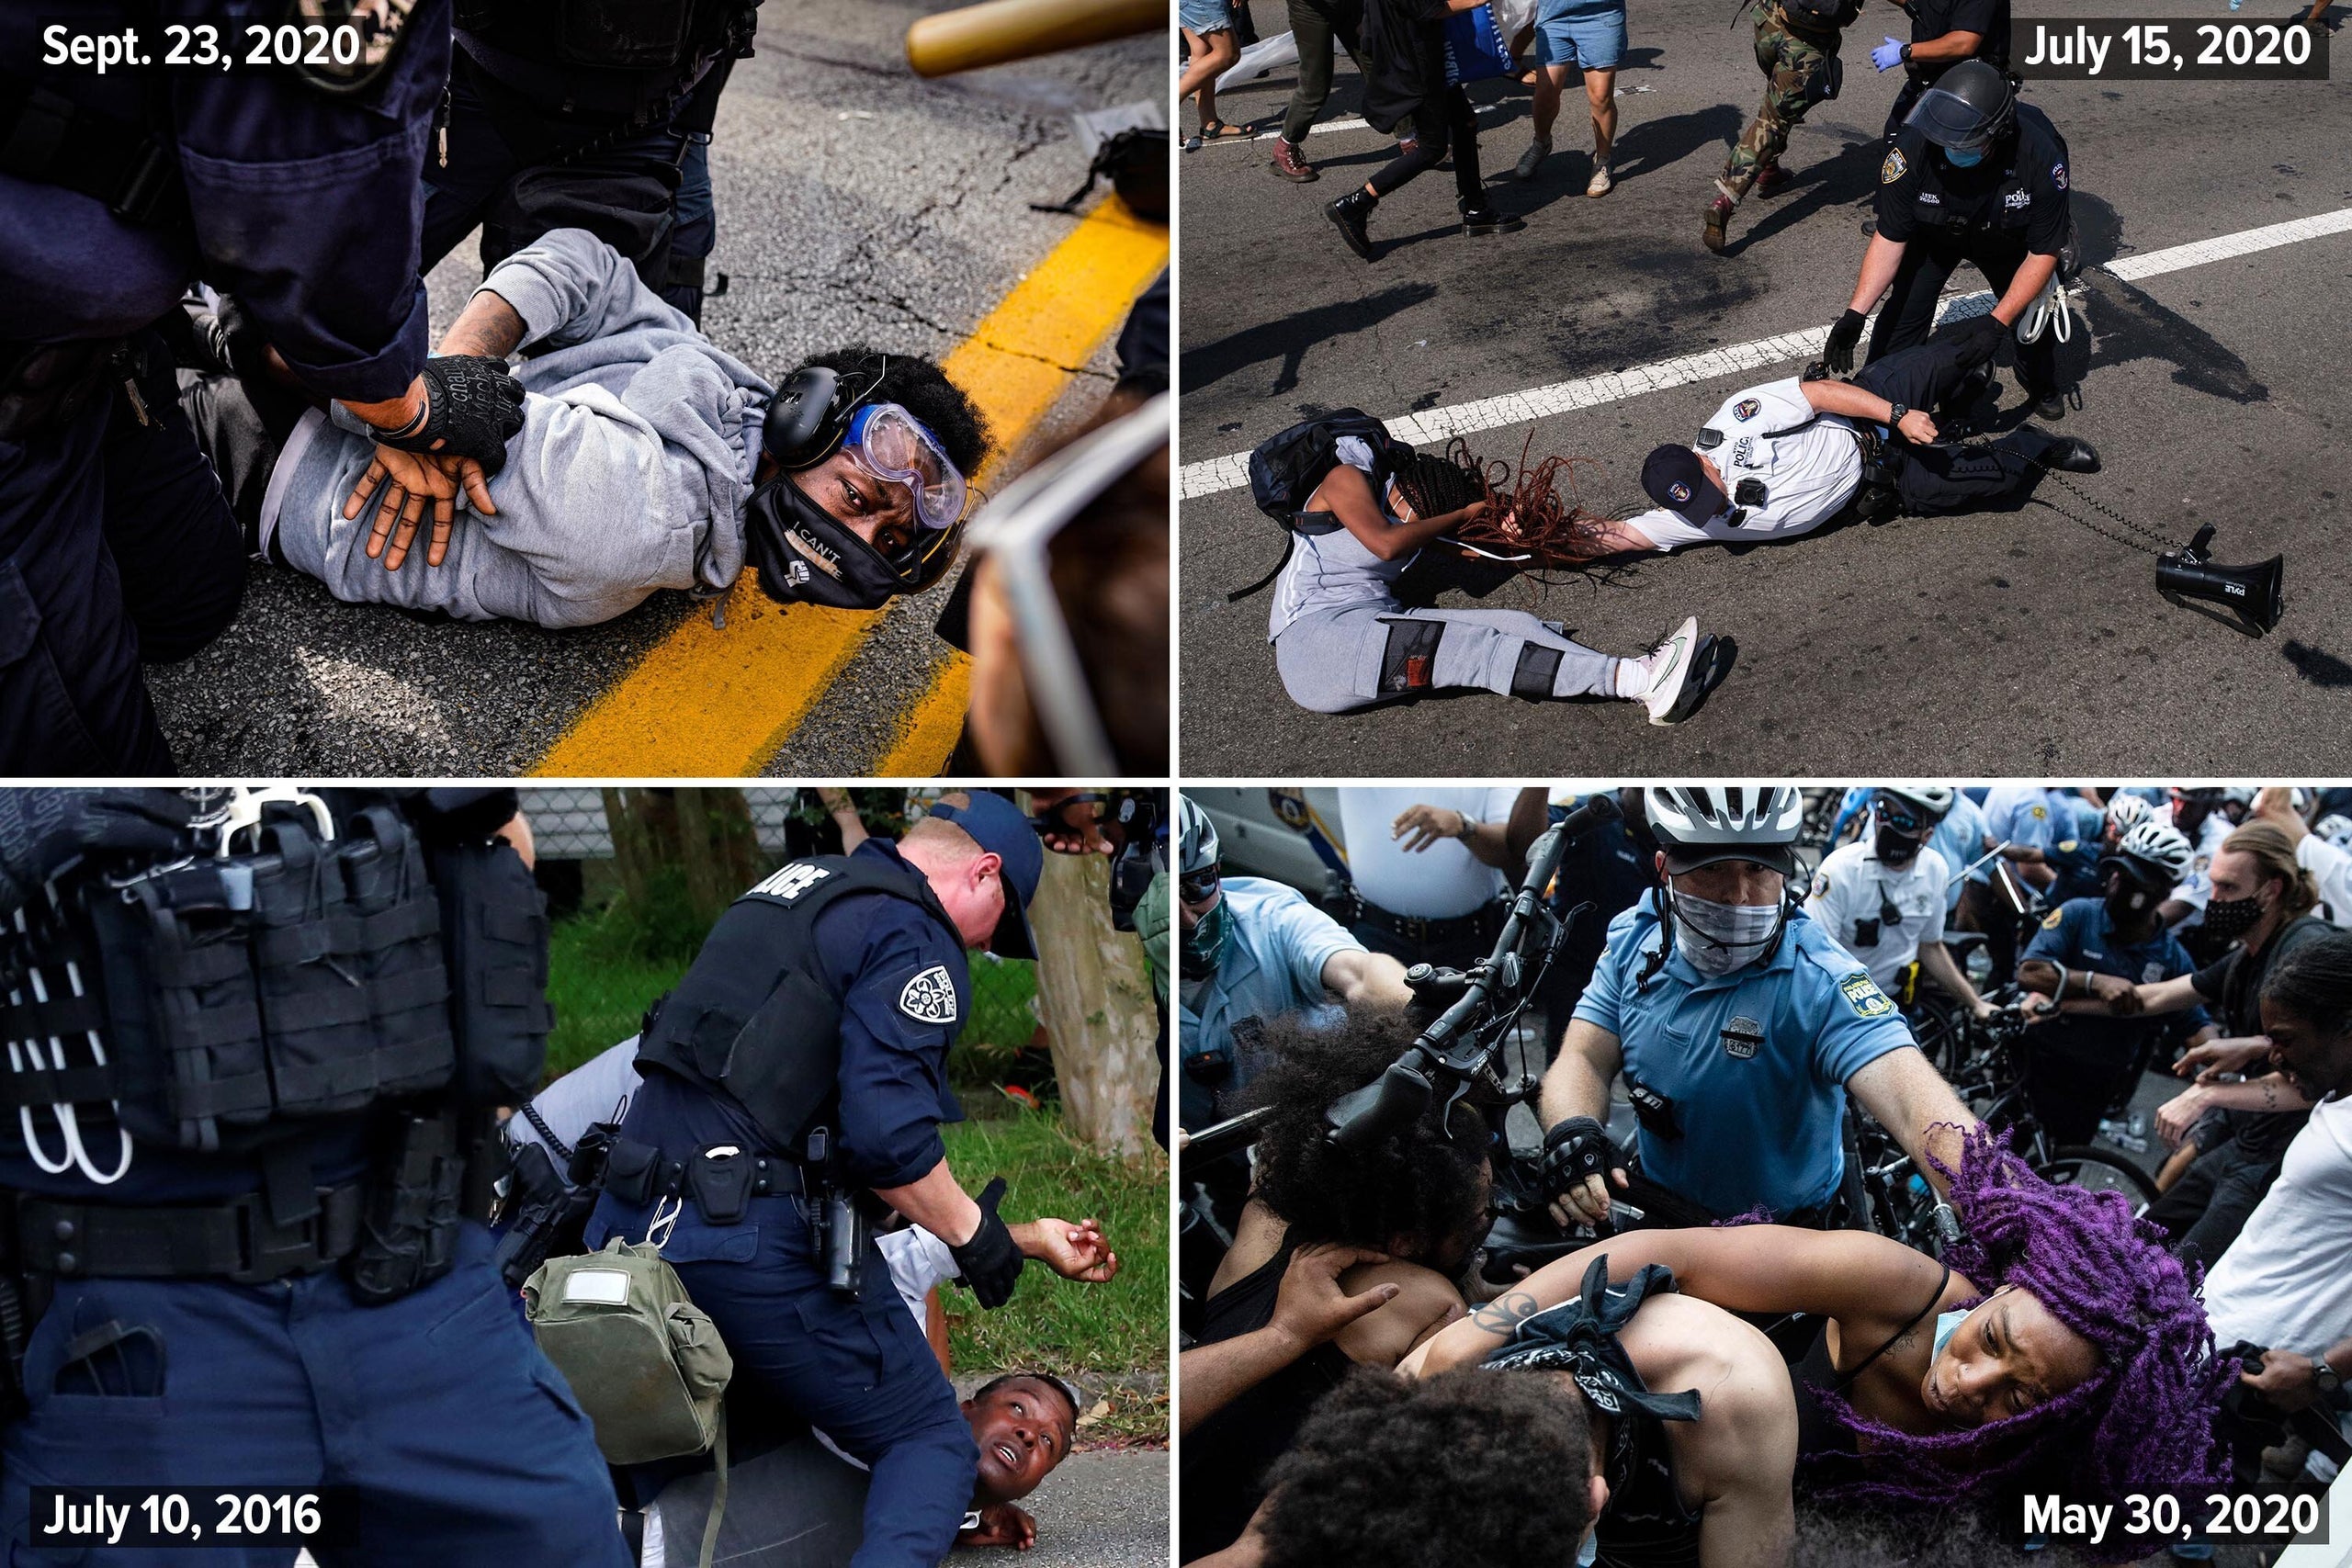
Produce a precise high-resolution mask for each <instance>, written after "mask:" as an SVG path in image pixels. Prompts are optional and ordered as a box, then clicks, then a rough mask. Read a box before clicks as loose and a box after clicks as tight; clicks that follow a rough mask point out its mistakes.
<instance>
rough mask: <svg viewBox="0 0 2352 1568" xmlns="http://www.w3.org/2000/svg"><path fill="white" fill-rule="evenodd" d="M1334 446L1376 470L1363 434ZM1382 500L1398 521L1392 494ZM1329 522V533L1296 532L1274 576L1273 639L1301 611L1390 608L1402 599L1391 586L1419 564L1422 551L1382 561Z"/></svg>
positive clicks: (1347, 459) (1269, 635)
mask: <svg viewBox="0 0 2352 1568" xmlns="http://www.w3.org/2000/svg"><path fill="white" fill-rule="evenodd" d="M1332 450H1333V451H1334V453H1336V454H1337V456H1338V457H1339V459H1340V462H1342V463H1344V464H1346V465H1347V466H1348V467H1349V468H1356V469H1360V470H1361V471H1362V472H1363V473H1364V474H1365V475H1366V476H1367V477H1368V476H1370V474H1371V473H1372V447H1371V446H1369V445H1367V444H1366V443H1365V442H1364V441H1363V439H1362V438H1360V437H1358V436H1353V435H1348V436H1342V437H1341V438H1340V440H1339V441H1337V442H1335V443H1333V445H1332ZM1377 499H1378V500H1379V502H1380V510H1381V513H1382V515H1383V516H1385V517H1386V518H1387V519H1388V520H1389V521H1390V522H1392V523H1393V522H1395V521H1397V513H1396V511H1395V510H1394V508H1393V507H1392V506H1391V505H1390V504H1389V498H1388V497H1386V496H1385V495H1384V496H1380V497H1378V498H1377ZM1329 521H1330V522H1331V524H1332V528H1331V531H1330V532H1329V533H1328V534H1306V533H1299V534H1294V535H1293V536H1292V538H1291V550H1290V559H1289V561H1288V562H1286V563H1285V564H1284V565H1283V570H1282V575H1281V576H1280V577H1278V578H1276V579H1275V580H1274V602H1273V608H1272V615H1271V616H1270V621H1269V625H1268V626H1267V628H1266V640H1267V641H1268V642H1272V641H1273V640H1274V639H1275V638H1276V637H1280V636H1282V635H1283V633H1284V632H1286V631H1288V630H1290V627H1291V623H1292V622H1293V621H1295V620H1297V619H1298V618H1299V617H1300V616H1301V615H1311V614H1313V613H1314V612H1315V611H1317V610H1345V609H1351V608H1352V607H1354V606H1355V605H1358V604H1378V605H1381V606H1383V607H1386V606H1390V605H1393V604H1396V603H1397V596H1396V594H1394V593H1392V592H1389V586H1388V585H1389V584H1390V583H1392V582H1394V581H1397V578H1398V576H1400V575H1401V574H1402V573H1403V572H1404V570H1405V569H1406V568H1407V567H1408V566H1410V565H1412V564H1413V557H1414V556H1415V555H1419V553H1420V552H1419V551H1418V550H1416V551H1413V552H1412V553H1411V554H1408V555H1402V556H1398V557H1397V558H1396V559H1395V560H1382V559H1381V558H1379V557H1378V556H1376V555H1374V554H1373V553H1372V552H1371V551H1370V550H1368V549H1366V548H1365V547H1364V546H1363V541H1362V540H1361V539H1358V538H1357V537H1356V536H1354V535H1353V534H1351V533H1349V532H1348V530H1347V528H1346V527H1345V526H1344V525H1340V523H1339V520H1338V519H1337V518H1333V519H1330V520H1329Z"/></svg>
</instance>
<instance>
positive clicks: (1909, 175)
mask: <svg viewBox="0 0 2352 1568" xmlns="http://www.w3.org/2000/svg"><path fill="white" fill-rule="evenodd" d="M2070 184H2071V181H2070V178H2069V175H2068V173H2067V166H2066V142H2065V139H2064V137H2062V136H2060V135H2059V134H2058V130H2057V128H2056V127H2055V126H2053V125H2052V124H2051V123H2050V118H2049V117H2048V116H2047V115H2044V114H2043V113H2042V112H2041V110H2040V109H2038V108H2035V107H2033V106H2032V105H2030V104H2022V103H2019V102H2018V98H2017V93H2016V90H2015V88H2014V87H2013V86H2012V85H2010V82H2009V79H2008V78H2007V76H2005V75H2003V74H2002V73H2001V72H2000V71H1999V70H1998V69H1996V67H1994V66H1992V65H1989V64H1986V63H1985V62H1983V61H1980V60H1970V61H1963V62H1961V63H1960V64H1958V65H1955V66H1953V67H1952V68H1951V70H1949V71H1946V72H1945V73H1943V74H1942V75H1941V76H1940V77H1939V78H1938V79H1937V81H1936V85H1935V86H1934V87H1933V88H1932V89H1931V90H1930V91H1928V92H1927V93H1926V94H1924V95H1922V96H1920V98H1919V100H1918V102H1917V104H1916V105H1915V106H1914V107H1912V108H1911V110H1910V112H1909V114H1908V115H1907V116H1906V117H1905V120H1904V122H1903V125H1902V127H1901V129H1900V130H1898V131H1897V132H1896V133H1895V135H1894V137H1893V138H1892V139H1891V141H1889V143H1888V146H1887V149H1886V152H1885V155H1884V157H1883V160H1882V162H1881V163H1880V165H1879V186H1878V232H1877V233H1875V234H1874V235H1872V236H1871V242H1870V246H1869V248H1868V249H1867V250H1865V251H1864V252H1863V254H1862V265H1861V272H1860V276H1859V277H1858V278H1857V279H1856V280H1855V284H1854V293H1853V299H1852V300H1851V301H1850V303H1849V306H1848V308H1847V310H1846V313H1845V314H1844V315H1842V316H1840V317H1839V318H1838V323H1837V325H1835V326H1834V327H1832V328H1831V329H1830V332H1829V342H1828V347H1827V352H1826V359H1827V361H1828V364H1829V367H1830V368H1831V369H1833V370H1837V371H1839V372H1841V373H1842V372H1844V371H1848V370H1850V369H1852V368H1853V363H1854V345H1855V344H1856V343H1857V342H1859V341H1860V337H1861V332H1862V322H1863V320H1864V318H1865V317H1866V316H1867V315H1868V313H1869V311H1870V309H1871V306H1872V305H1874V304H1876V303H1877V302H1878V299H1879V297H1880V296H1881V295H1884V296H1885V297H1886V308H1885V309H1884V310H1882V311H1881V312H1880V313H1879V318H1878V325H1877V327H1876V328H1875V329H1873V330H1872V332H1871V346H1870V354H1869V355H1868V358H1869V360H1871V361H1875V360H1878V359H1882V358H1884V357H1885V356H1886V355H1890V354H1893V353H1894V352H1895V351H1896V350H1897V349H1903V348H1908V347H1910V346H1912V345H1913V344H1919V343H1924V342H1926V341H1927V339H1928V333H1930V332H1931V331H1933V329H1934V327H1935V322H1936V303H1937V298H1938V296H1939V294H1940V293H1941V292H1942V290H1943V287H1944V283H1945V280H1946V279H1948V278H1950V277H1951V274H1952V271H1953V269H1954V268H1955V267H1957V266H1959V265H1960V264H1961V263H1962V262H1973V263H1974V264H1975V265H1976V268H1977V270H1978V271H1980V272H1982V273H1983V274H1984V275H1985V282H1986V283H1988V284H1990V285H1991V286H1992V288H1993V292H1994V296H1995V299H1994V303H1993V309H1992V311H1991V313H1990V314H1989V315H1986V316H1979V317H1974V318H1972V319H1970V320H1969V321H1964V322H1960V323H1955V325H1956V326H1957V327H1958V328H1959V329H1960V330H1961V331H1962V333H1964V334H1970V335H1973V337H1974V338H1976V339H1978V340H1979V341H1978V342H1977V344H1976V346H1977V347H1978V348H1979V350H1980V351H1981V352H1982V353H1983V355H1984V357H1985V358H1986V359H1989V358H1990V357H1991V350H1992V349H1993V347H1994V346H1996V344H1997V343H1998V340H1999V339H2000V338H2001V337H2002V336H2003V335H2006V334H2009V333H2016V332H2018V324H2019V322H2020V321H2026V322H2028V325H2027V327H2026V329H2025V334H2022V335H2021V336H2020V341H2019V342H2018V345H2017V366H2018V380H2019V381H2020V382H2021V383H2022V384H2023V386H2024V389H2025V394H2026V398H2027V400H2028V401H2029V402H2030V403H2031V404H2032V405H2033V412H2035V413H2036V414H2037V415H2039V416H2040V417H2041V418H2042V419H2060V418H2063V417H2064V415H2065V412H2066V404H2065V400H2064V398H2063V397H2062V396H2061V389H2060V388H2059V386H2058V344H2057V334H2056V333H2052V332H2044V331H2040V330H2037V328H2036V326H2035V324H2034V323H2036V322H2038V321H2040V320H2041V318H2042V317H2043V315H2044V314H2045V312H2047V311H2048V310H2052V309H2064V301H2063V299H2059V298H2058V295H2057V290H2058V287H2059V282H2060V279H2059V268H2060V265H2061V258H2062V256H2064V254H2066V253H2067V252H2068V250H2069V248H2070V247H2071V245H2072V243H2073V219H2072V216H2071V215H2070V213H2069V210H2068V195H2067V192H2068V188H2069V186H2070ZM1947 330H1951V329H1947ZM2023 335H2030V336H2031V338H2032V341H2031V342H2026V341H2023Z"/></svg>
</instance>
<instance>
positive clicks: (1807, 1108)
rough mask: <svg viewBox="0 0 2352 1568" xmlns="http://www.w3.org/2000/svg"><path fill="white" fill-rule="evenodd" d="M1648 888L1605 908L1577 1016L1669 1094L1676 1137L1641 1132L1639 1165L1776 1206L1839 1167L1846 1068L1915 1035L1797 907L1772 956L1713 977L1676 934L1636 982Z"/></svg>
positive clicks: (1804, 1203)
mask: <svg viewBox="0 0 2352 1568" xmlns="http://www.w3.org/2000/svg"><path fill="white" fill-rule="evenodd" d="M1658 942H1659V935H1658V919H1657V912H1656V909H1655V908H1654V900H1651V899H1644V900H1643V901H1642V902H1641V903H1639V904H1636V905H1635V906H1634V908H1630V909H1628V910H1626V911H1625V912H1624V913H1623V914H1621V915H1619V916H1618V917H1617V918H1616V919H1614V920H1612V921H1611V922H1610V927H1609V948H1608V951H1607V952H1606V953H1602V954H1601V958H1600V966H1599V967H1598V968H1596V969H1595V970H1594V971H1593V976H1592V984H1591V985H1589V986H1588V987H1585V993H1584V996H1583V998H1582V999H1580V1000H1579V1001H1578V1002H1577V1010H1576V1017H1577V1019H1578V1020H1579V1021H1583V1022H1586V1023H1589V1024H1592V1025H1594V1026H1596V1027H1598V1028H1600V1029H1605V1030H1607V1031H1608V1032H1610V1033H1611V1034H1614V1035H1615V1036H1616V1037H1617V1039H1618V1042H1619V1043H1620V1045H1621V1047H1622V1048H1623V1052H1624V1062H1625V1067H1624V1070H1625V1074H1626V1077H1628V1078H1630V1079H1633V1080H1634V1081H1637V1082H1639V1083H1641V1084H1642V1085H1643V1086H1644V1087H1645V1088H1647V1089H1653V1090H1655V1091H1657V1093H1658V1094H1661V1095H1663V1096H1665V1097H1666V1098H1667V1099H1668V1100H1672V1101H1673V1102H1674V1107H1675V1115H1676V1117H1677V1120H1678V1122H1679V1127H1680V1130H1681V1131H1680V1135H1679V1137H1672V1138H1666V1137H1660V1136H1658V1135H1657V1134H1654V1133H1652V1132H1651V1131H1650V1130H1649V1129H1648V1128H1647V1127H1644V1128H1643V1129H1642V1130H1641V1134H1640V1151H1641V1163H1642V1170H1643V1172H1644V1174H1645V1175H1646V1176H1648V1177H1649V1178H1650V1179H1652V1180H1654V1181H1656V1182H1657V1183H1658V1184H1659V1185H1660V1186H1662V1187H1666V1188H1668V1189H1670V1190H1673V1191H1675V1192H1678V1193H1679V1194H1681V1195H1682V1196H1683V1197H1686V1198H1689V1199H1691V1200H1692V1201H1695V1202H1698V1203H1702V1204H1703V1205H1705V1206H1706V1207H1707V1208H1709V1209H1711V1210H1713V1211H1714V1212H1715V1213H1718V1214H1724V1215H1730V1214H1739V1213H1746V1212H1747V1211H1748V1210H1750V1209H1752V1208H1754V1207H1755V1206H1756V1205H1758V1203H1761V1204H1762V1205H1764V1206H1765V1207H1766V1208H1767V1209H1770V1211H1772V1213H1775V1214H1787V1213H1792V1212H1793V1211H1795V1210H1798V1209H1804V1208H1807V1207H1810V1206H1811V1205H1813V1204H1816V1203H1820V1202H1823V1201H1826V1200H1827V1199H1828V1198H1829V1197H1830V1196H1831V1194H1833V1193H1834V1192H1835V1191H1836V1190H1837V1189H1838V1179H1839V1178H1840V1176H1841V1175H1842V1173H1843V1171H1844V1168H1845V1156H1844V1154H1843V1152H1842V1151H1843V1143H1844V1140H1843V1137H1842V1132H1843V1120H1844V1117H1845V1112H1846V1089H1845V1084H1846V1080H1847V1079H1848V1078H1849V1077H1853V1075H1854V1074H1855V1073H1856V1072H1858V1071H1860V1069H1861V1068H1862V1067H1864V1066H1868V1065H1869V1064H1870V1063H1871V1062H1874V1061H1876V1060H1877V1059H1878V1058H1879V1057H1881V1056H1883V1055H1886V1054H1887V1053H1888V1052H1889V1051H1894V1050H1900V1049H1901V1048H1903V1047H1904V1046H1906V1045H1911V1044H1913V1043H1914V1042H1913V1040H1912V1038H1911V1030H1910V1027H1909V1026H1908V1025H1906V1024H1905V1022H1904V1021H1903V1016H1902V1014H1900V1013H1899V1012H1897V1011H1896V1010H1895V1007H1894V1002H1893V1001H1891V1000H1890V999H1888V998H1887V996H1886V994H1885V993H1884V992H1883V991H1881V990H1880V989H1879V988H1878V987H1877V986H1876V985H1874V984H1872V983H1871V977H1870V973H1869V971H1867V970H1865V969H1864V968H1863V967H1862V965H1861V963H1860V961H1859V960H1858V959H1856V958H1855V957H1854V955H1853V954H1851V953H1848V952H1847V951H1846V950H1845V949H1844V948H1842V947H1840V946H1838V943H1837V942H1836V941H1834V940H1833V939H1832V938H1831V937H1830V936H1829V934H1828V933H1827V932H1826V931H1823V930H1822V929H1821V927H1820V926H1819V925H1818V924H1816V923H1815V921H1813V920H1811V919H1807V918H1806V916H1805V915H1804V912H1803V911H1802V910H1799V911H1797V912H1795V913H1792V914H1791V915H1790V916H1789V921H1788V927H1787V929H1786V931H1784V932H1783V933H1782V935H1781V941H1780V943H1779V945H1778V946H1776V947H1775V948H1774V949H1773V951H1772V955H1771V957H1770V959H1767V960H1764V961H1762V962H1759V963H1754V964H1745V965H1743V966H1742V967H1740V968H1739V969H1736V970H1735V971H1733V972H1732V973H1731V974H1729V975H1725V976H1721V977H1720V978H1716V979H1709V978H1708V977H1707V976H1702V975H1701V974H1700V973H1699V972H1698V971H1697V970H1696V969H1693V968H1692V967H1691V964H1690V962H1689V960H1687V959H1685V958H1684V957H1683V956H1682V953H1681V950H1680V949H1679V947H1678V948H1677V949H1676V951H1675V952H1674V953H1672V954H1670V955H1669V956H1668V959H1667V961H1666V964H1665V966H1664V967H1663V968H1661V969H1660V970H1659V971H1658V972H1657V975H1656V976H1652V977H1651V979H1650V982H1649V986H1648V988H1647V989H1646V990H1641V989H1637V988H1636V982H1637V981H1638V980H1639V978H1640V976H1641V975H1642V973H1643V971H1644V970H1645V969H1646V968H1647V967H1648V966H1649V963H1650V958H1651V955H1652V954H1653V953H1656V952H1657V946H1658Z"/></svg>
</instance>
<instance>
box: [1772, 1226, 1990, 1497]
mask: <svg viewBox="0 0 2352 1568" xmlns="http://www.w3.org/2000/svg"><path fill="white" fill-rule="evenodd" d="M1950 1284H1951V1265H1950V1264H1946V1265H1944V1273H1943V1278H1942V1279H1940V1280H1937V1281H1936V1289H1935V1292H1934V1293H1933V1294H1931V1295H1929V1296H1928V1300H1927V1304H1925V1305H1924V1306H1922V1307H1920V1309H1919V1310H1918V1311H1917V1312H1915V1313H1913V1314H1911V1316H1910V1317H1909V1319H1908V1320H1907V1321H1905V1323H1904V1325H1903V1326H1902V1327H1900V1328H1898V1329H1896V1330H1895V1331H1894V1333H1893V1334H1890V1335H1888V1336H1887V1337H1886V1340H1885V1342H1884V1343H1883V1344H1882V1345H1880V1346H1879V1348H1877V1349H1875V1350H1872V1351H1871V1353H1870V1354H1869V1355H1867V1356H1865V1357H1863V1358H1862V1359H1861V1360H1860V1361H1859V1362H1857V1363H1856V1364H1855V1366H1854V1368H1853V1370H1852V1371H1846V1372H1840V1371H1838V1368H1837V1364H1836V1363H1835V1362H1834V1361H1832V1360H1831V1359H1830V1356H1829V1336H1828V1335H1827V1334H1826V1333H1825V1334H1819V1335H1816V1336H1815V1337H1814V1341H1813V1348H1812V1349H1810V1350H1808V1351H1806V1352H1805V1357H1804V1360H1802V1361H1800V1362H1798V1363H1797V1364H1796V1365H1795V1366H1793V1367H1791V1368H1790V1369H1789V1389H1790V1392H1791V1393H1793V1394H1795V1396H1796V1402H1797V1458H1798V1459H1799V1460H1800V1461H1804V1468H1803V1469H1801V1470H1800V1471H1799V1472H1798V1475H1799V1479H1800V1481H1801V1482H1803V1483H1805V1484H1806V1485H1807V1486H1808V1487H1809V1488H1810V1489H1819V1488H1821V1487H1825V1486H1831V1485H1836V1484H1839V1483H1845V1482H1849V1481H1853V1480H1857V1479H1860V1475H1859V1467H1860V1454H1861V1450H1860V1445H1859V1444H1858V1443H1857V1442H1856V1440H1855V1438H1854V1429H1853V1428H1852V1427H1849V1426H1847V1425H1846V1424H1845V1423H1844V1422H1843V1421H1840V1420H1838V1417H1836V1416H1833V1415H1831V1414H1830V1413H1829V1408H1828V1406H1826V1405H1825V1404H1822V1403H1821V1396H1822V1394H1823V1393H1835V1394H1838V1395H1841V1396H1842V1395H1843V1394H1844V1393H1845V1392H1846V1391H1847V1390H1848V1389H1849V1388H1851V1387H1853V1386H1854V1380H1855V1379H1856V1378H1859V1377H1860V1376H1861V1375H1862V1374H1863V1373H1864V1372H1866V1371H1869V1370H1870V1369H1871V1365H1872V1363H1874V1362H1875V1361H1877V1359H1879V1358H1880V1357H1881V1356H1883V1355H1885V1354H1886V1353H1887V1351H1888V1350H1890V1349H1892V1348H1894V1342H1895V1341H1896V1340H1898V1339H1900V1338H1902V1337H1904V1336H1905V1335H1906V1334H1908V1333H1910V1332H1911V1331H1912V1330H1913V1329H1914V1328H1917V1326H1918V1325H1919V1320H1920V1319H1921V1318H1923V1317H1925V1316H1927V1315H1928V1314H1929V1313H1931V1312H1933V1311H1935V1310H1936V1303H1938V1302H1940V1301H1942V1300H1943V1299H1944V1289H1945V1287H1946V1286H1948V1285H1950Z"/></svg>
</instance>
